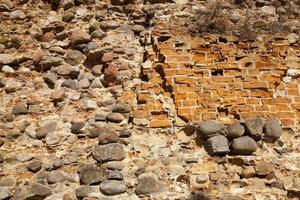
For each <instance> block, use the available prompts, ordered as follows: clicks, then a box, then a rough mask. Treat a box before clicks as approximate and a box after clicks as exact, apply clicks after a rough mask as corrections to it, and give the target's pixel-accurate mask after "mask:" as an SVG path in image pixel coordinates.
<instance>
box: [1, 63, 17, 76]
mask: <svg viewBox="0 0 300 200" xmlns="http://www.w3.org/2000/svg"><path fill="white" fill-rule="evenodd" d="M1 71H2V72H4V73H7V74H13V73H15V70H14V69H13V68H12V67H10V66H8V65H4V66H2V69H1Z"/></svg>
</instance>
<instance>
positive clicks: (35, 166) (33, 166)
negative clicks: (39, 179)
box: [27, 160, 42, 173]
mask: <svg viewBox="0 0 300 200" xmlns="http://www.w3.org/2000/svg"><path fill="white" fill-rule="evenodd" d="M41 168H42V163H41V161H39V160H34V161H32V162H30V163H29V164H28V166H27V169H28V171H31V172H34V173H35V172H37V171H39V170H40V169H41Z"/></svg>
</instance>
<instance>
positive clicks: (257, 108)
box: [255, 105, 269, 111]
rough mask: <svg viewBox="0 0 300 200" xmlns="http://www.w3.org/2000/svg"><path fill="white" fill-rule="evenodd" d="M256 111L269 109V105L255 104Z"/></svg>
mask: <svg viewBox="0 0 300 200" xmlns="http://www.w3.org/2000/svg"><path fill="white" fill-rule="evenodd" d="M255 110H256V111H269V105H257V106H255Z"/></svg>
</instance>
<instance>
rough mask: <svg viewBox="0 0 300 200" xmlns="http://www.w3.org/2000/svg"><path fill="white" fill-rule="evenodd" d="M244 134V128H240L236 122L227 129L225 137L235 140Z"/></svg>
mask: <svg viewBox="0 0 300 200" xmlns="http://www.w3.org/2000/svg"><path fill="white" fill-rule="evenodd" d="M244 132H245V129H244V126H242V125H241V124H240V123H239V122H236V123H234V124H231V125H230V126H229V127H228V128H227V131H226V135H227V136H228V137H230V138H237V137H241V136H242V135H243V134H244Z"/></svg>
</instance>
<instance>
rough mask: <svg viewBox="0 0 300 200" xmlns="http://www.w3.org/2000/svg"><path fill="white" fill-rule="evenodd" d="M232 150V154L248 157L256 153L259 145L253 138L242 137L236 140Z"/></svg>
mask: <svg viewBox="0 0 300 200" xmlns="http://www.w3.org/2000/svg"><path fill="white" fill-rule="evenodd" d="M230 148H231V153H235V154H245V155H248V154H252V153H253V152H255V151H256V149H257V144H256V142H255V140H253V139H252V138H251V137H249V136H242V137H239V138H236V139H234V140H233V141H232V143H231V146H230Z"/></svg>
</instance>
